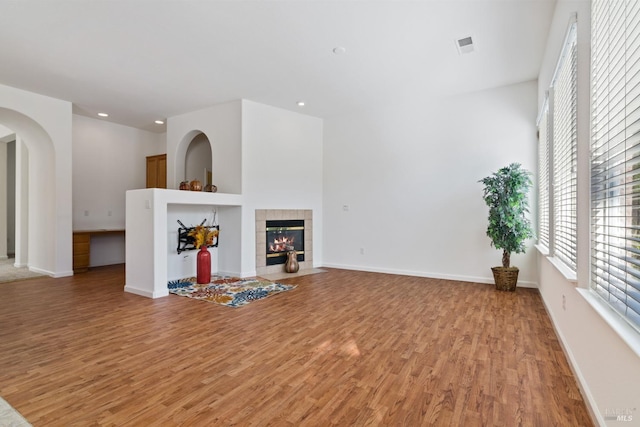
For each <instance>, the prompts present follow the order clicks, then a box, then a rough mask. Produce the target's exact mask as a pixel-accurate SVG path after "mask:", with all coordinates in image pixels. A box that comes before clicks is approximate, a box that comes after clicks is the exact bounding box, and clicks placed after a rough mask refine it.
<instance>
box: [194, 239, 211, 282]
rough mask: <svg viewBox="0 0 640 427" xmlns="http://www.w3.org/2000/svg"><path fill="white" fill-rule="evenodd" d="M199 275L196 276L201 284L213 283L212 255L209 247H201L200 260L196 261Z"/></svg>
mask: <svg viewBox="0 0 640 427" xmlns="http://www.w3.org/2000/svg"><path fill="white" fill-rule="evenodd" d="M196 263H197V269H198V274H197V276H196V279H197V282H198V283H199V284H205V283H210V282H211V254H210V253H209V250H208V249H207V245H202V246H200V251H199V252H198V258H197V260H196Z"/></svg>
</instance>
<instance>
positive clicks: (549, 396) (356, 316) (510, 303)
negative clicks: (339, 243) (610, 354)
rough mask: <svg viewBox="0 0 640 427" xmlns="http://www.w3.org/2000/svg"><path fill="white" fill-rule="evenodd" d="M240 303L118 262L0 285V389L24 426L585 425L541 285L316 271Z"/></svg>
mask: <svg viewBox="0 0 640 427" xmlns="http://www.w3.org/2000/svg"><path fill="white" fill-rule="evenodd" d="M327 270H328V272H326V273H321V274H314V275H309V276H302V277H295V278H291V279H287V280H282V281H281V282H283V283H289V284H298V285H299V286H298V287H297V289H295V290H293V291H290V292H285V293H282V294H278V295H275V296H272V297H270V298H267V299H265V300H261V301H255V302H253V303H251V304H249V305H248V306H245V307H241V308H229V307H223V306H220V305H217V304H213V303H207V302H203V301H197V300H192V299H188V298H184V297H178V296H175V295H170V296H168V297H166V298H160V299H156V300H152V299H147V298H143V297H140V296H137V295H132V294H128V293H125V292H124V291H123V287H124V266H111V267H101V268H97V269H92V270H91V271H89V272H88V273H85V274H81V275H76V276H74V277H70V278H62V279H51V278H39V279H31V280H27V281H22V282H16V283H2V284H0V322H1V327H0V396H2V397H3V398H4V399H5V400H7V401H8V402H9V403H10V404H11V405H12V406H14V407H15V408H16V409H17V410H18V411H20V413H22V415H24V416H25V417H26V418H27V419H28V420H29V421H30V422H31V423H32V424H33V425H34V426H149V425H163V426H164V425H167V426H170V425H186V426H218V425H220V426H332V425H335V426H362V425H372V426H430V425H433V426H491V425H494V426H545V427H546V426H591V425H592V423H591V420H590V418H589V415H588V413H587V410H586V407H585V404H584V401H583V400H582V397H581V395H580V392H579V390H578V388H577V385H576V382H575V379H574V377H573V375H572V373H571V370H570V369H569V367H568V364H567V361H566V358H565V355H564V353H563V352H562V350H561V348H560V346H559V344H558V341H557V338H556V336H555V334H554V331H553V328H552V326H551V324H550V321H549V318H548V316H547V314H546V312H545V310H544V307H543V305H542V302H541V299H540V296H539V293H538V292H537V290H531V289H518V290H517V292H516V293H504V292H496V291H494V290H493V287H492V286H490V285H484V284H472V283H462V282H452V281H445V280H435V279H425V278H416V277H406V276H392V275H384V274H377V273H365V272H354V271H346V270H336V269H327Z"/></svg>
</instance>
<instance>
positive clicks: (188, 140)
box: [174, 130, 214, 188]
mask: <svg viewBox="0 0 640 427" xmlns="http://www.w3.org/2000/svg"><path fill="white" fill-rule="evenodd" d="M213 153H214V149H213V144H212V142H211V140H210V139H209V138H208V137H207V135H206V133H205V132H203V131H201V130H192V131H190V132H187V133H186V134H185V135H184V136H183V137H182V139H181V140H180V143H179V144H178V146H177V147H176V156H175V165H174V167H175V171H176V173H175V177H176V182H175V183H174V185H175V187H174V188H178V187H179V185H180V182H181V181H191V180H194V179H198V180H199V181H201V182H202V183H203V186H204V184H206V182H205V181H204V178H205V177H204V168H205V167H206V168H207V169H208V170H210V171H212V174H213ZM197 156H201V157H204V159H203V158H199V159H198V158H196V157H197Z"/></svg>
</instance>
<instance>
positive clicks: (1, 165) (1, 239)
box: [0, 141, 8, 259]
mask: <svg viewBox="0 0 640 427" xmlns="http://www.w3.org/2000/svg"><path fill="white" fill-rule="evenodd" d="M7 206H8V203H7V143H6V142H2V141H0V259H7V240H8V235H7Z"/></svg>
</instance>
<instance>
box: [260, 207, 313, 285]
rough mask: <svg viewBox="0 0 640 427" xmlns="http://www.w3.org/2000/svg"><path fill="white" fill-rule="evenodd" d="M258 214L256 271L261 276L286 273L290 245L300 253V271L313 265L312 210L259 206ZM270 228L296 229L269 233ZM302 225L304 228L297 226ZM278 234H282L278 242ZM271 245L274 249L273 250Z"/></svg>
mask: <svg viewBox="0 0 640 427" xmlns="http://www.w3.org/2000/svg"><path fill="white" fill-rule="evenodd" d="M255 213H256V230H255V231H256V274H257V275H258V276H260V275H266V274H278V273H282V272H284V265H285V263H286V261H287V252H288V251H287V250H286V249H288V247H287V246H289V247H290V246H293V248H294V250H295V251H296V252H297V253H298V263H299V265H300V270H305V269H312V268H313V211H312V210H311V209H256V211H255ZM292 221H293V222H292ZM267 223H269V225H267ZM267 227H269V228H272V227H275V228H282V227H292V228H295V229H294V230H281V231H282V232H283V233H282V235H278V231H279V230H270V231H272V233H271V236H269V234H270V233H268V232H267ZM299 227H302V229H298V228H299ZM276 236H279V239H278V241H277V242H276V241H275V238H276ZM291 240H293V241H291ZM272 245H273V250H270V249H271V246H272ZM276 245H277V246H278V247H276ZM276 253H278V254H277V256H272V255H275V254H276ZM278 262H279V263H278Z"/></svg>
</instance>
